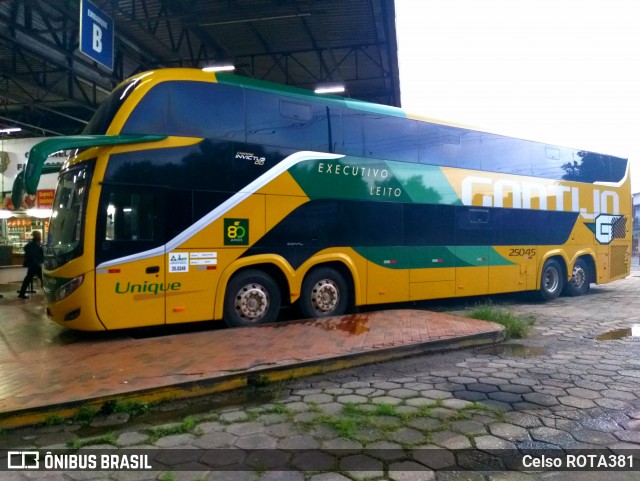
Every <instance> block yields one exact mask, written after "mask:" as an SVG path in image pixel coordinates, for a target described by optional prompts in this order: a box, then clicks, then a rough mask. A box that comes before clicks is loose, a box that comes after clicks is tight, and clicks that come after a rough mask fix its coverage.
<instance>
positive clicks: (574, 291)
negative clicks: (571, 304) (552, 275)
mask: <svg viewBox="0 0 640 481" xmlns="http://www.w3.org/2000/svg"><path fill="white" fill-rule="evenodd" d="M590 278H591V276H590V272H589V266H588V265H587V263H586V262H585V261H584V260H583V259H578V260H576V262H575V264H573V271H572V272H571V280H569V282H567V284H566V285H565V286H564V293H565V294H567V295H568V296H582V295H583V294H586V293H587V291H589V287H590V286H589V284H590Z"/></svg>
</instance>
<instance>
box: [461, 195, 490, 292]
mask: <svg viewBox="0 0 640 481" xmlns="http://www.w3.org/2000/svg"><path fill="white" fill-rule="evenodd" d="M492 214H495V212H492V211H490V210H489V209H484V208H479V207H461V208H459V209H457V211H456V244H457V245H456V249H455V252H456V284H455V286H456V296H477V295H482V294H486V293H487V290H488V288H489V246H490V245H491V243H492V238H493V233H492V230H491V227H492V225H491V224H492Z"/></svg>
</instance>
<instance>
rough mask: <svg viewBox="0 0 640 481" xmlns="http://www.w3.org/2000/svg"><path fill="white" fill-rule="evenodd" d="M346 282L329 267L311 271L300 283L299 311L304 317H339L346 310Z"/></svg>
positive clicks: (347, 299)
mask: <svg viewBox="0 0 640 481" xmlns="http://www.w3.org/2000/svg"><path fill="white" fill-rule="evenodd" d="M348 297H349V295H348V288H347V282H346V281H345V280H344V277H343V276H342V274H340V273H339V272H338V271H337V270H335V269H333V268H331V267H320V268H318V269H314V270H313V271H311V272H310V273H309V274H308V275H307V277H306V278H305V279H304V281H303V283H302V292H301V296H300V310H301V311H302V315H303V316H304V317H327V316H339V315H341V314H344V313H345V311H346V310H347V305H348V301H349V298H348Z"/></svg>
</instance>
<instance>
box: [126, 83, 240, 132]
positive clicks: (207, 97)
mask: <svg viewBox="0 0 640 481" xmlns="http://www.w3.org/2000/svg"><path fill="white" fill-rule="evenodd" d="M122 133H125V134H148V133H156V134H163V135H177V136H184V137H203V138H215V139H229V140H237V141H244V100H243V93H242V89H240V88H238V87H233V86H230V85H224V84H218V83H207V82H187V81H179V82H163V83H161V84H159V85H156V86H155V87H153V88H152V89H151V90H150V91H149V92H148V93H147V95H145V96H144V98H143V99H142V100H141V101H140V103H139V104H138V105H137V106H136V108H135V109H134V110H133V112H132V113H131V115H130V116H129V119H128V120H127V122H126V124H125V125H124V127H123V129H122Z"/></svg>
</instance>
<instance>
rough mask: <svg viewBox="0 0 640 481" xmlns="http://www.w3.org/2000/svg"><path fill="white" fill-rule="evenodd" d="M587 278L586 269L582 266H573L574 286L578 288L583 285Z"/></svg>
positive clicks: (572, 279)
mask: <svg viewBox="0 0 640 481" xmlns="http://www.w3.org/2000/svg"><path fill="white" fill-rule="evenodd" d="M586 279H587V273H586V272H585V271H584V269H582V268H580V267H574V268H573V276H572V278H571V281H572V282H573V285H574V286H576V287H578V288H580V287H582V285H583V284H584V283H585V281H586Z"/></svg>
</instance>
